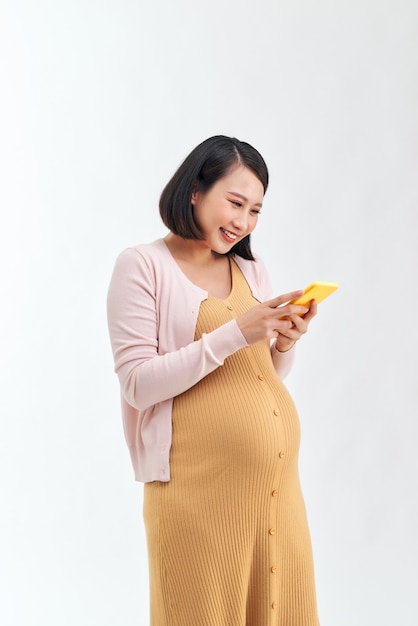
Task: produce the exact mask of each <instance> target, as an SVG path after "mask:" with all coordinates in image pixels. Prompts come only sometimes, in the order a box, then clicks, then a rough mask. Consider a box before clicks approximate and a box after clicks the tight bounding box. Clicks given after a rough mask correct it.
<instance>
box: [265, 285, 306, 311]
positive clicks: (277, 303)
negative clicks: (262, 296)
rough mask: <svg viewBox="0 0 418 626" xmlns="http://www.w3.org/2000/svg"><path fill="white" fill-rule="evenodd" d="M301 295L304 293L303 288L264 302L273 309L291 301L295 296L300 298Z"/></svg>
mask: <svg viewBox="0 0 418 626" xmlns="http://www.w3.org/2000/svg"><path fill="white" fill-rule="evenodd" d="M301 295H303V289H298V290H297V291H289V293H284V294H283V295H281V296H276V297H275V298H272V299H271V300H267V301H266V302H265V303H264V304H266V305H267V306H269V307H271V308H272V309H275V308H277V307H278V306H280V305H281V304H285V302H289V301H291V300H294V299H295V298H299V297H300V296H301Z"/></svg>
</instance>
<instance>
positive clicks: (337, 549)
mask: <svg viewBox="0 0 418 626" xmlns="http://www.w3.org/2000/svg"><path fill="white" fill-rule="evenodd" d="M0 7H1V13H0V72H1V74H0V80H1V97H0V125H1V127H0V133H1V139H0V151H1V155H0V159H1V162H0V168H1V169H0V176H1V185H0V206H1V216H2V218H1V228H0V254H1V258H0V271H1V286H2V287H1V289H2V298H1V302H2V305H1V307H0V316H1V319H0V327H1V329H2V349H1V357H2V358H1V361H0V367H1V381H2V382H1V388H2V390H1V399H0V411H1V421H0V446H1V448H0V480H1V515H0V524H1V533H0V594H1V600H0V619H1V622H2V624H4V625H5V626H23V625H25V626H26V625H28V626H29V625H30V626H57V625H59V626H67V625H68V626H73V625H74V624H77V625H78V626H92V625H95V624H98V625H99V624H100V626H115V625H119V624H120V625H123V626H134V625H138V624H143V625H145V624H146V623H147V612H148V587H147V585H148V582H147V563H146V546H145V537H144V531H143V525H142V518H141V502H142V487H141V485H139V484H138V483H135V482H134V481H133V476H132V471H131V467H130V462H129V458H128V452H127V449H126V447H125V443H124V440H123V433H122V426H121V421H120V414H119V397H118V387H117V380H116V376H115V375H114V374H113V371H112V367H113V365H112V359H111V353H110V347H109V342H108V336H107V327H106V319H105V298H106V290H107V285H108V282H109V278H110V273H111V270H112V267H113V263H114V260H115V257H116V255H117V254H118V252H119V251H120V250H122V249H123V248H124V247H127V246H128V245H131V244H135V243H138V242H141V241H149V240H151V239H154V238H156V237H158V236H160V235H163V234H164V233H165V231H164V229H163V228H162V226H161V224H160V221H159V218H158V210H157V202H158V196H159V193H160V190H161V188H162V186H163V184H164V183H165V182H166V180H167V178H168V177H169V176H170V175H171V173H172V172H173V171H174V169H175V168H176V167H177V165H178V164H179V163H180V161H181V160H182V158H183V157H184V156H185V155H186V154H187V153H188V151H189V150H190V149H191V148H193V147H194V146H195V145H196V144H197V143H198V142H200V141H201V140H203V139H205V138H206V137H208V136H210V135H213V134H219V133H224V134H228V135H235V136H237V137H238V138H240V139H244V140H246V141H249V142H250V143H253V144H254V145H255V146H256V147H257V148H258V149H260V151H261V152H262V153H263V154H264V156H265V158H266V160H267V162H268V164H269V167H270V172H271V188H270V190H269V191H268V194H267V196H266V202H265V208H264V209H263V215H262V217H261V218H260V222H261V223H260V225H259V227H258V230H257V232H256V233H255V236H254V248H255V249H256V250H258V251H259V252H261V253H262V254H263V256H264V259H265V261H266V263H267V265H268V267H269V269H270V272H271V278H272V282H273V284H274V287H275V292H276V293H283V292H285V291H287V290H288V289H293V288H299V287H303V286H305V285H306V284H307V283H309V282H311V281H312V280H315V279H316V280H331V281H337V282H339V283H340V285H341V287H340V290H339V291H338V292H337V294H336V295H334V296H332V298H330V299H329V300H328V301H327V302H326V303H324V304H322V305H321V308H320V314H319V315H318V317H317V319H316V320H315V322H314V323H313V324H312V327H311V331H310V333H309V335H308V336H307V337H306V338H304V339H303V342H302V343H301V345H300V348H299V357H298V361H297V364H296V366H295V368H294V370H293V371H292V373H291V375H290V377H289V379H288V385H289V388H290V389H291V391H292V393H293V396H294V398H295V401H296V404H297V406H298V407H299V410H300V416H301V421H302V429H303V442H302V449H301V476H302V482H303V488H304V493H305V497H306V502H307V507H308V513H309V519H310V525H311V532H312V539H313V544H314V552H315V563H316V572H317V587H318V601H319V607H320V614H321V624H322V626H337V625H338V626H349V625H350V626H352V624H356V626H370V625H371V624H379V626H393V625H394V624H396V625H397V626H411V625H412V624H415V623H418V607H417V601H416V589H417V583H418V574H417V561H418V545H417V538H416V528H417V524H418V506H417V495H416V494H417V491H418V484H417V483H418V479H417V476H418V472H417V470H418V468H417V461H416V458H417V456H416V448H417V434H418V429H417V408H416V406H417V400H418V384H417V371H418V367H417V366H418V363H417V324H416V320H415V317H416V315H415V312H416V309H417V305H418V299H417V295H416V278H417V267H418V246H417V223H416V222H417V220H416V209H417V200H418V185H417V172H418V169H417V166H418V132H417V131H418V128H417V126H418V118H417V110H418V92H417V76H418V40H417V36H416V33H417V26H418V5H417V3H416V2H413V0H411V1H410V2H408V0H397V1H396V2H395V0H393V1H390V0H381V1H377V0H366V1H364V0H363V1H362V2H360V1H359V0H350V1H349V0H340V1H339V2H329V1H326V0H317V2H315V3H314V2H312V3H311V2H307V1H306V0H303V1H302V0H296V1H295V2H282V1H276V2H273V1H272V0H270V1H269V0H258V1H257V2H252V3H248V2H243V1H242V0H240V1H238V0H229V1H228V2H225V1H221V0H212V2H211V3H203V2H199V1H196V0H195V1H192V0H179V1H177V2H176V1H174V2H173V1H169V0H161V1H160V2H154V3H151V2H149V3H145V2H141V1H137V2H134V1H133V0H118V1H117V2H116V1H115V0H107V1H105V0H102V1H100V2H99V1H98V0H83V1H81V0H73V1H72V2H71V3H70V2H59V1H58V2H57V1H56V0H55V1H53V0H49V1H48V0H39V1H38V2H37V3H35V2H29V0H27V1H26V2H25V0H9V1H7V0H1V1H0Z"/></svg>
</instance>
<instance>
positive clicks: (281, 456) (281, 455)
mask: <svg viewBox="0 0 418 626" xmlns="http://www.w3.org/2000/svg"><path fill="white" fill-rule="evenodd" d="M283 457H284V452H283V450H280V452H279V459H282V458H283Z"/></svg>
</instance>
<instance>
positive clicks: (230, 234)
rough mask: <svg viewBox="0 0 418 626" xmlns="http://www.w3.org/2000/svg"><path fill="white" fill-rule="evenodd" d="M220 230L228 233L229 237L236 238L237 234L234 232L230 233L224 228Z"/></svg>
mask: <svg viewBox="0 0 418 626" xmlns="http://www.w3.org/2000/svg"><path fill="white" fill-rule="evenodd" d="M222 230H223V231H224V233H225V234H226V235H228V237H230V238H231V239H236V238H237V236H236V235H234V233H231V232H230V231H229V230H226V228H222Z"/></svg>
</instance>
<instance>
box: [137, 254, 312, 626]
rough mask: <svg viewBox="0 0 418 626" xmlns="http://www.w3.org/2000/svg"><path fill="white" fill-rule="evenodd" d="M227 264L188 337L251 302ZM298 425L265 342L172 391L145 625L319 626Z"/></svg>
mask: <svg viewBox="0 0 418 626" xmlns="http://www.w3.org/2000/svg"><path fill="white" fill-rule="evenodd" d="M231 268H232V278H233V287H232V290H231V294H230V296H229V297H228V298H227V299H226V300H221V299H218V298H214V297H211V296H209V298H208V299H207V300H206V301H204V302H203V303H202V305H201V308H200V312H199V318H198V322H197V326H196V334H195V338H196V339H198V338H199V337H200V336H201V334H202V333H203V332H209V331H211V330H212V329H214V328H216V327H218V326H219V325H220V324H223V323H225V322H227V321H229V320H230V319H231V318H232V317H236V316H238V315H241V314H242V313H244V312H245V311H246V310H248V309H249V308H250V307H252V306H254V305H255V304H257V302H256V301H255V300H254V299H253V297H252V295H251V292H250V289H249V287H248V285H247V283H246V281H245V279H244V277H243V275H242V274H241V272H240V270H239V268H238V267H237V266H236V264H235V263H234V262H231ZM299 435H300V433H299V420H298V416H297V413H296V410H295V407H294V404H293V401H292V399H291V397H290V395H289V393H288V392H287V390H286V388H285V386H284V385H283V383H282V382H281V381H280V380H279V379H278V377H277V374H276V372H275V370H274V368H273V365H272V361H271V355H270V347H269V343H268V342H260V343H258V344H255V345H253V346H249V347H246V348H242V349H241V350H239V351H238V352H236V353H235V354H233V355H232V356H230V357H228V358H227V359H226V361H225V363H224V365H223V366H222V367H219V368H218V369H217V370H215V371H214V372H212V373H211V374H209V375H208V376H206V377H205V378H204V379H203V380H202V381H201V382H199V383H198V384H197V385H195V386H194V387H192V388H191V389H189V390H188V391H187V392H185V393H183V394H181V395H180V396H177V397H176V398H175V399H174V405H173V440H172V449H171V480H170V482H168V483H162V482H153V483H147V484H146V485H145V491H144V520H145V526H146V531H147V541H148V555H149V569H150V591H151V626H318V624H319V621H318V617H317V609H316V598H315V585H314V573H313V564H312V550H311V542H310V537H309V530H308V525H307V520H306V513H305V505H304V501H303V497H302V493H301V489H300V484H299V475H298V449H299Z"/></svg>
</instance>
